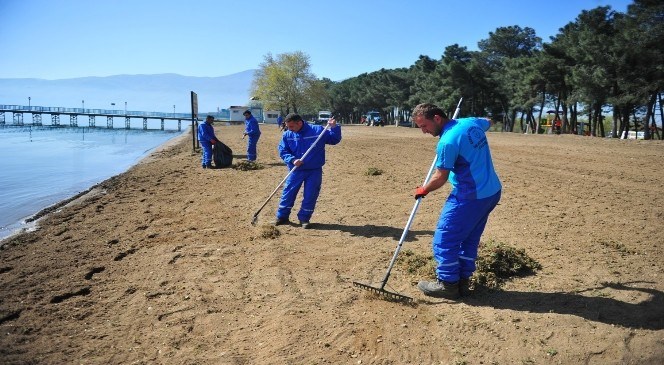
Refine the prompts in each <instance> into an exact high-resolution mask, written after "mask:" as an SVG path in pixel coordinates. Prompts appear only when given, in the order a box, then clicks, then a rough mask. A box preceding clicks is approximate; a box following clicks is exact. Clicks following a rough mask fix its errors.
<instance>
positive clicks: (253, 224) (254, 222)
mask: <svg viewBox="0 0 664 365" xmlns="http://www.w3.org/2000/svg"><path fill="white" fill-rule="evenodd" d="M256 222H258V214H256V215H254V218H252V219H251V225H252V226H255V225H256Z"/></svg>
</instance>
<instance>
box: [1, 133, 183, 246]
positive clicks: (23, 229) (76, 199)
mask: <svg viewBox="0 0 664 365" xmlns="http://www.w3.org/2000/svg"><path fill="white" fill-rule="evenodd" d="M190 136H191V126H188V127H187V128H186V129H185V130H184V131H183V132H181V133H180V134H179V135H175V136H174V137H172V138H171V139H169V140H167V141H165V142H163V143H161V144H160V145H157V146H155V147H153V148H151V149H150V150H147V151H145V153H144V155H143V156H141V157H140V158H139V159H138V160H137V161H136V162H135V163H134V164H133V165H131V166H129V167H128V168H127V169H126V170H124V171H122V172H120V173H118V174H115V175H113V176H110V177H108V178H106V179H104V180H102V181H100V182H98V183H96V184H94V185H92V186H90V187H89V188H87V189H85V190H83V191H81V192H79V193H76V194H75V195H73V196H71V197H68V198H65V199H63V200H60V201H58V202H56V203H54V204H51V205H49V206H47V207H45V208H42V209H40V210H39V211H37V212H36V213H34V214H32V215H30V216H28V217H26V218H25V219H23V220H22V221H19V222H17V224H18V227H16V228H15V229H14V230H13V231H12V232H10V233H9V234H8V235H7V236H5V237H3V238H0V248H2V247H3V246H4V245H5V244H6V243H7V242H8V241H9V240H11V239H12V238H13V237H15V236H17V235H19V234H22V233H28V232H32V231H35V230H37V229H39V221H40V220H41V219H42V218H44V217H45V216H47V215H49V214H51V213H53V212H56V211H58V210H59V209H62V208H64V207H67V206H69V205H73V204H79V203H82V202H84V201H85V200H87V199H88V198H90V197H94V196H96V195H99V194H104V193H105V191H104V190H103V189H101V187H102V186H104V185H105V184H107V183H108V182H109V181H110V180H112V179H114V178H116V177H118V176H120V175H122V174H126V173H127V172H128V171H129V170H131V169H132V168H134V167H136V166H138V165H140V164H143V163H146V162H149V161H151V159H153V158H154V155H155V154H156V153H159V152H161V151H163V150H165V149H168V148H170V147H172V146H174V145H176V144H177V143H179V142H180V139H184V138H185V137H190Z"/></svg>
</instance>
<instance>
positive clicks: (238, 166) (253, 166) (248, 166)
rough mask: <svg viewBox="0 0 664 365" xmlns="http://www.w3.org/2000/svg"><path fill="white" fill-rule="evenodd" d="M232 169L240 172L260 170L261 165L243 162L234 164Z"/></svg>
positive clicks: (247, 161) (253, 162)
mask: <svg viewBox="0 0 664 365" xmlns="http://www.w3.org/2000/svg"><path fill="white" fill-rule="evenodd" d="M233 168H234V169H236V170H241V171H249V170H261V169H262V168H263V165H262V164H260V163H258V162H256V161H249V160H243V161H240V162H238V163H236V164H234V165H233Z"/></svg>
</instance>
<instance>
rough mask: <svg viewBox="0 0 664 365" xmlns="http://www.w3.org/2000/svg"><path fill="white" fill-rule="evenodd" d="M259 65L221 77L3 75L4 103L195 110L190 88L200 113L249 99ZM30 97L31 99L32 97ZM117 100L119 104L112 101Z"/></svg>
mask: <svg viewBox="0 0 664 365" xmlns="http://www.w3.org/2000/svg"><path fill="white" fill-rule="evenodd" d="M254 72H255V70H247V71H242V72H238V73H235V74H231V75H227V76H219V77H193V76H182V75H178V74H157V75H116V76H107V77H81V78H74V79H62V80H44V79H0V104H6V105H28V103H30V105H32V106H60V107H68V108H81V107H83V106H85V108H86V109H115V110H123V109H124V108H125V102H127V110H135V111H156V112H172V111H173V105H175V110H176V112H178V113H186V112H189V111H191V106H190V105H191V102H190V95H191V94H190V92H191V91H194V92H195V93H196V94H197V95H198V110H199V112H200V113H206V112H214V111H216V110H217V108H220V109H228V107H230V106H231V105H247V103H248V102H249V98H250V95H249V89H250V88H251V82H252V80H253V77H254ZM28 98H30V100H28ZM111 103H114V104H115V105H111Z"/></svg>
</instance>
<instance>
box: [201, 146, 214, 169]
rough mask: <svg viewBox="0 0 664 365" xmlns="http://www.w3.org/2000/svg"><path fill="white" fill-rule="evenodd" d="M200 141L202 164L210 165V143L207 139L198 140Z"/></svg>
mask: <svg viewBox="0 0 664 365" xmlns="http://www.w3.org/2000/svg"><path fill="white" fill-rule="evenodd" d="M200 143H201V149H202V150H203V159H202V162H201V163H202V165H203V166H210V165H212V143H210V142H209V141H200Z"/></svg>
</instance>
